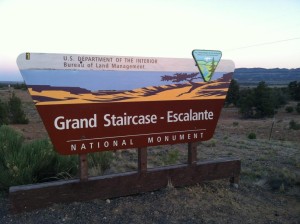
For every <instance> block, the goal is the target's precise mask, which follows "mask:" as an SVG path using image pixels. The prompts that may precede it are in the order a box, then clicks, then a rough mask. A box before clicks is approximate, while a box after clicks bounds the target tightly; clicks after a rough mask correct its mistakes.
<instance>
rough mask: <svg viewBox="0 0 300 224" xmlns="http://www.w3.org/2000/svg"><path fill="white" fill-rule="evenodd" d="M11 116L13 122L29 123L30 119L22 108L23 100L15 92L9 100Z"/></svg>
mask: <svg viewBox="0 0 300 224" xmlns="http://www.w3.org/2000/svg"><path fill="white" fill-rule="evenodd" d="M8 108H9V118H10V121H11V123H13V124H28V119H27V118H26V115H25V113H24V111H23V109H22V102H21V100H20V98H18V97H17V96H16V95H15V94H13V95H12V97H11V98H10V100H9V102H8Z"/></svg>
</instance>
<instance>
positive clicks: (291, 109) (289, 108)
mask: <svg viewBox="0 0 300 224" xmlns="http://www.w3.org/2000/svg"><path fill="white" fill-rule="evenodd" d="M285 111H286V112H288V113H292V112H293V111H294V108H293V107H292V106H287V107H286V108H285Z"/></svg>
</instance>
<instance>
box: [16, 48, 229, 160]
mask: <svg viewBox="0 0 300 224" xmlns="http://www.w3.org/2000/svg"><path fill="white" fill-rule="evenodd" d="M17 64H18V66H19V69H20V71H21V74H22V76H23V78H24V80H25V83H26V85H27V87H28V90H29V93H30V95H31V96H32V98H33V100H34V103H35V105H36V108H37V110H38V112H39V114H40V116H41V118H42V120H43V122H44V124H45V127H46V129H47V131H48V134H49V136H50V138H51V140H52V142H53V145H54V147H55V149H56V150H57V152H59V153H60V154H65V155H67V154H86V153H91V152H98V151H107V150H117V149H127V148H138V147H146V146H154V145H166V144H176V143H184V142H199V141H205V140H209V139H210V138H212V136H213V134H214V131H215V128H216V124H217V122H218V119H219V116H220V112H221V108H222V107H223V104H224V101H225V98H226V94H227V90H228V87H229V84H230V81H231V79H232V75H233V71H234V63H233V62H232V61H230V60H221V61H220V62H219V64H218V66H217V67H216V68H215V70H214V75H213V76H212V79H211V81H210V82H204V81H203V79H202V76H201V74H200V73H199V71H198V69H197V67H196V66H195V61H194V60H193V59H192V58H191V59H179V58H149V57H125V56H94V55H74V54H40V53H24V54H21V55H19V57H18V59H17Z"/></svg>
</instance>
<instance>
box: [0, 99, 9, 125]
mask: <svg viewBox="0 0 300 224" xmlns="http://www.w3.org/2000/svg"><path fill="white" fill-rule="evenodd" d="M3 124H8V106H7V104H6V103H4V102H2V101H1V99H0V126H1V125H3Z"/></svg>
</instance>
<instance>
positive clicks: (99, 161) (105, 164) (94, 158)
mask: <svg viewBox="0 0 300 224" xmlns="http://www.w3.org/2000/svg"><path fill="white" fill-rule="evenodd" d="M113 158H114V156H113V153H112V152H97V153H91V154H88V164H89V166H90V167H91V168H92V167H93V169H96V170H98V171H100V173H101V174H103V173H104V172H105V170H107V169H109V168H110V165H111V163H112V160H113Z"/></svg>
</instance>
